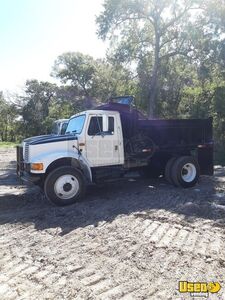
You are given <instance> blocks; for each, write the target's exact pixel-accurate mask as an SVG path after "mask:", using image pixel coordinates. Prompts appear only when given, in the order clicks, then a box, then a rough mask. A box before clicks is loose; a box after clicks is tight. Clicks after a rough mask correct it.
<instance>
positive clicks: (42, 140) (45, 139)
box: [25, 134, 77, 145]
mask: <svg viewBox="0 0 225 300" xmlns="http://www.w3.org/2000/svg"><path fill="white" fill-rule="evenodd" d="M71 140H77V137H76V136H75V135H74V134H66V135H46V136H40V137H39V138H36V139H33V140H32V138H31V140H30V141H29V144H30V145H40V144H48V143H56V142H64V141H71ZM25 142H26V140H25Z"/></svg>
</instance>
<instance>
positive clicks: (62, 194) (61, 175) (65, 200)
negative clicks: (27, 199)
mask: <svg viewBox="0 0 225 300" xmlns="http://www.w3.org/2000/svg"><path fill="white" fill-rule="evenodd" d="M44 192H45V196H46V197H47V199H48V200H50V201H51V202H53V203H54V204H56V205H59V206H64V205H70V204H73V203H75V202H77V201H78V200H79V199H80V198H81V197H82V196H83V194H84V192H85V182H84V178H83V175H82V173H81V172H80V171H78V170H76V169H74V168H72V167H69V166H67V167H60V168H57V169H55V170H53V171H52V172H51V173H50V174H49V175H48V176H47V178H46V180H45V184H44Z"/></svg>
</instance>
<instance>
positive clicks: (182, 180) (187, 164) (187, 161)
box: [171, 156, 200, 188]
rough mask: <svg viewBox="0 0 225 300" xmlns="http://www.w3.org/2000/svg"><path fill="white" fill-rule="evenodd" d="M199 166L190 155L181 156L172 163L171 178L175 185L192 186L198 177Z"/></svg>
mask: <svg viewBox="0 0 225 300" xmlns="http://www.w3.org/2000/svg"><path fill="white" fill-rule="evenodd" d="M199 175H200V168H199V165H198V162H197V160H196V159H195V158H194V157H192V156H181V157H179V158H177V159H176V160H175V162H174V163H173V165H172V170H171V179H172V181H173V183H174V184H175V185H176V186H181V187H184V188H188V187H192V186H194V185H195V184H196V182H197V181H198V179H199Z"/></svg>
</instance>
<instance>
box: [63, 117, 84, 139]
mask: <svg viewBox="0 0 225 300" xmlns="http://www.w3.org/2000/svg"><path fill="white" fill-rule="evenodd" d="M84 121H85V115H80V116H78V117H74V118H73V119H71V120H69V124H68V126H67V128H66V133H73V132H74V133H78V134H79V133H81V131H82V129H83V126H84Z"/></svg>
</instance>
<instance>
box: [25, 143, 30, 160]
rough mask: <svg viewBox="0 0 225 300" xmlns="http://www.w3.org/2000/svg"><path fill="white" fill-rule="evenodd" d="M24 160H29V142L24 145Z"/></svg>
mask: <svg viewBox="0 0 225 300" xmlns="http://www.w3.org/2000/svg"><path fill="white" fill-rule="evenodd" d="M24 160H25V162H28V161H29V144H28V143H25V145H24Z"/></svg>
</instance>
